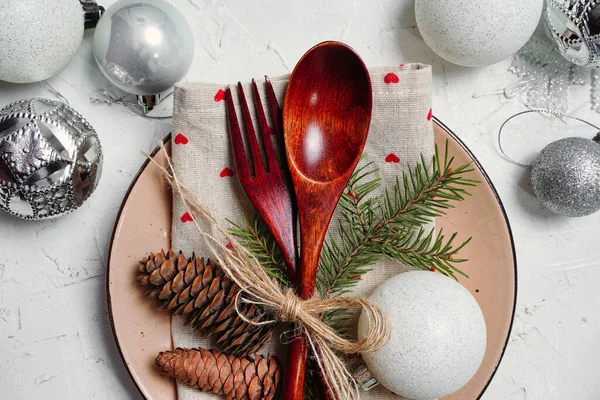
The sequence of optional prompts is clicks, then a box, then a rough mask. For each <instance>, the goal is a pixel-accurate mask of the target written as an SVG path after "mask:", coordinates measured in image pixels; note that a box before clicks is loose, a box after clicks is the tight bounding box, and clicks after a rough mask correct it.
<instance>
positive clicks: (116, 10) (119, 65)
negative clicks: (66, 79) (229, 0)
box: [94, 0, 194, 96]
mask: <svg viewBox="0 0 600 400" xmlns="http://www.w3.org/2000/svg"><path fill="white" fill-rule="evenodd" d="M94 55H95V57H96V61H97V62H98V66H99V67H100V69H101V70H102V72H103V73H104V75H105V76H106V77H107V78H108V80H110V81H111V83H113V84H114V85H115V86H117V87H119V88H120V89H121V90H123V91H125V92H127V93H132V94H136V95H139V96H146V95H156V94H159V93H162V92H165V91H167V90H168V89H170V88H171V87H172V86H173V85H175V83H177V82H179V81H180V80H181V79H183V77H185V75H186V74H187V72H188V70H189V69H190V66H191V64H192V59H193V58H194V38H193V33H192V30H191V28H190V26H189V25H188V23H187V21H186V20H185V17H184V16H183V15H182V14H181V12H180V11H179V10H178V9H177V8H176V7H175V6H173V5H171V4H169V3H167V2H166V1H165V0H120V1H117V2H116V3H114V4H113V5H111V6H110V7H109V8H108V9H107V10H106V12H105V13H104V15H103V16H102V18H100V21H99V22H98V25H97V26H96V31H95V33H94Z"/></svg>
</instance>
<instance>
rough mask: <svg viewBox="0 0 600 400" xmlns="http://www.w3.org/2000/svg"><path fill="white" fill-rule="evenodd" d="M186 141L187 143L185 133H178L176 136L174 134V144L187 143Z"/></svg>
mask: <svg viewBox="0 0 600 400" xmlns="http://www.w3.org/2000/svg"><path fill="white" fill-rule="evenodd" d="M188 143H189V140H188V138H187V137H186V136H185V135H182V134H181V133H178V134H177V136H175V144H188Z"/></svg>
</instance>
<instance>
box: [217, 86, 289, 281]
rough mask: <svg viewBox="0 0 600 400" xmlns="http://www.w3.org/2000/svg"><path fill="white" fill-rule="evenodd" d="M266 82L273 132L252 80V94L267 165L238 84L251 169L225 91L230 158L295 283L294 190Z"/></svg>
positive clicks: (275, 108)
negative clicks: (276, 150)
mask: <svg viewBox="0 0 600 400" xmlns="http://www.w3.org/2000/svg"><path fill="white" fill-rule="evenodd" d="M265 82H266V88H267V97H268V100H269V108H270V110H271V118H272V121H273V128H271V127H270V126H269V124H268V123H267V118H266V116H265V112H264V108H263V105H262V103H261V100H260V95H259V93H258V87H257V86H256V82H255V81H254V79H253V80H252V92H253V95H254V104H255V106H256V115H257V119H258V126H259V136H260V139H261V142H262V146H263V149H264V154H265V156H266V165H265V163H264V162H263V157H262V155H261V152H260V147H259V143H258V140H257V136H256V132H255V130H254V126H253V124H252V118H251V116H250V110H249V109H248V103H247V102H246V97H245V95H244V89H243V87H242V84H241V83H239V82H238V93H239V101H240V108H241V110H242V115H243V121H244V126H245V128H246V129H245V130H246V133H247V139H248V146H249V148H250V159H251V163H252V165H250V163H249V160H248V157H247V155H246V150H245V148H244V142H243V140H242V133H241V131H240V126H239V124H238V119H237V114H236V112H235V107H234V104H233V98H232V94H231V89H230V88H227V91H226V96H225V100H226V102H227V119H228V124H229V134H230V136H231V143H232V145H233V154H234V158H235V166H236V169H237V174H238V178H239V180H240V182H241V184H242V187H243V188H244V191H245V192H246V196H247V197H248V200H250V203H252V205H253V206H254V208H255V209H256V211H257V212H258V214H259V215H260V217H261V218H262V219H263V221H264V222H265V224H266V225H267V227H268V228H269V229H270V231H271V233H272V234H273V236H274V237H275V240H276V241H277V244H279V247H280V248H281V252H282V254H283V258H284V261H285V264H286V267H287V269H288V276H289V278H290V280H291V281H292V282H294V281H295V279H296V260H297V248H296V215H297V207H296V201H295V195H294V188H293V186H292V181H291V178H290V176H289V171H288V168H287V163H286V157H285V149H284V142H283V129H282V119H281V110H280V108H279V105H278V104H277V98H276V97H275V92H274V91H273V86H272V85H271V81H270V80H269V78H268V77H266V76H265ZM274 136H275V137H276V138H277V140H278V143H279V149H280V151H281V160H282V161H281V162H282V165H280V164H279V162H278V160H277V156H276V153H275V146H274V144H273V139H274Z"/></svg>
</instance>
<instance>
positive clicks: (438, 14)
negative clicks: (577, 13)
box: [415, 0, 544, 67]
mask: <svg viewBox="0 0 600 400" xmlns="http://www.w3.org/2000/svg"><path fill="white" fill-rule="evenodd" d="M543 7H544V0H525V1H524V0H501V1H500V0H477V1H473V0H444V1H440V0H416V2H415V15H416V18H417V25H418V26H419V30H420V32H421V36H422V37H423V39H424V40H425V42H426V43H427V44H428V45H429V47H431V49H432V50H433V51H434V52H436V53H437V54H438V55H439V56H440V57H442V58H444V59H446V60H448V61H450V62H452V63H454V64H458V65H463V66H467V67H476V66H482V65H490V64H494V63H496V62H498V61H501V60H504V59H506V58H508V57H510V56H512V55H513V54H515V53H516V52H517V51H518V50H519V49H520V48H521V47H522V46H523V45H524V44H525V43H526V42H527V40H529V38H530V37H531V35H532V34H533V32H534V31H535V29H536V27H537V25H538V23H539V21H540V17H541V15H542V9H543Z"/></svg>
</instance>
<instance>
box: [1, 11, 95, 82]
mask: <svg viewBox="0 0 600 400" xmlns="http://www.w3.org/2000/svg"><path fill="white" fill-rule="evenodd" d="M0 21H1V22H0V80H3V81H7V82H14V83H31V82H39V81H43V80H44V79H48V78H50V77H52V76H54V75H56V74H58V73H59V72H60V71H62V70H63V68H65V67H66V66H67V64H68V63H69V62H70V61H71V59H72V58H73V56H74V55H75V52H76V51H77V48H78V47H79V44H80V43H81V40H82V39H83V28H84V18H83V10H82V8H81V4H80V3H79V1H77V0H2V1H0Z"/></svg>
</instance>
